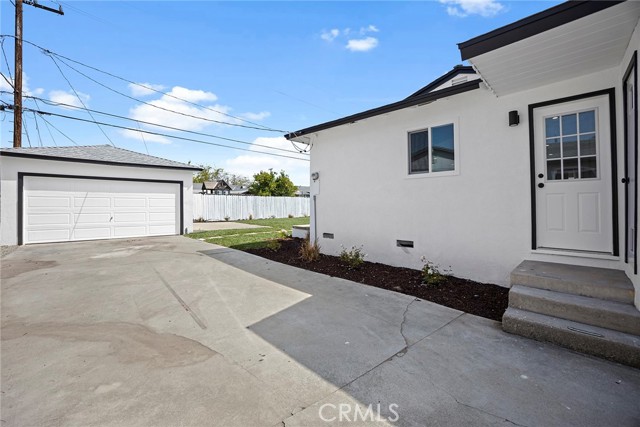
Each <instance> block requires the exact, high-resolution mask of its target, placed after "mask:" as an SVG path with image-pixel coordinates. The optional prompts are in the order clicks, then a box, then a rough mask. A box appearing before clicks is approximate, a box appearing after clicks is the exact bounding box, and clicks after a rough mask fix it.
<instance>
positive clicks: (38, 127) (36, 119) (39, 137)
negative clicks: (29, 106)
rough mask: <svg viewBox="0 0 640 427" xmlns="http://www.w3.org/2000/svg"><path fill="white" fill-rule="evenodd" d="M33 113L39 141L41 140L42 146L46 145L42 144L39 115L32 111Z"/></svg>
mask: <svg viewBox="0 0 640 427" xmlns="http://www.w3.org/2000/svg"><path fill="white" fill-rule="evenodd" d="M32 114H33V121H34V122H35V124H36V131H37V132H38V141H39V142H40V147H44V145H43V144H42V136H41V135H40V126H38V116H37V115H36V113H34V112H32Z"/></svg>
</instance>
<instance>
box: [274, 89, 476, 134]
mask: <svg viewBox="0 0 640 427" xmlns="http://www.w3.org/2000/svg"><path fill="white" fill-rule="evenodd" d="M479 87H480V80H473V81H470V82H466V83H461V84H459V85H455V86H452V87H448V88H445V89H442V90H439V91H437V92H432V93H429V94H427V95H423V96H416V97H414V98H407V99H403V100H402V101H398V102H394V103H393V104H387V105H383V106H382V107H378V108H373V109H371V110H367V111H363V112H361V113H357V114H353V115H351V116H347V117H343V118H341V119H336V120H332V121H330V122H326V123H322V124H319V125H315V126H311V127H308V128H305V129H301V130H299V131H296V132H291V133H288V134H286V135H285V136H284V137H285V138H287V139H292V138H296V137H299V136H303V135H307V134H310V133H313V132H319V131H321V130H325V129H330V128H333V127H336V126H341V125H344V124H348V123H353V122H357V121H359V120H363V119H368V118H370V117H374V116H379V115H381V114H386V113H390V112H392V111H397V110H401V109H403V108H407V107H413V106H415V105H420V104H424V103H427V102H433V101H436V100H438V99H441V98H446V97H448V96H451V95H457V94H460V93H464V92H468V91H470V90H474V89H478V88H479Z"/></svg>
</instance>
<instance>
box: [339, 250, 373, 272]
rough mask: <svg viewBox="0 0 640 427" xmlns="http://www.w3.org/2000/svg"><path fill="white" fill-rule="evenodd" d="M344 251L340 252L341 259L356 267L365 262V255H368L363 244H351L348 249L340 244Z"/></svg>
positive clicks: (350, 266) (352, 267)
mask: <svg viewBox="0 0 640 427" xmlns="http://www.w3.org/2000/svg"><path fill="white" fill-rule="evenodd" d="M340 247H341V248H342V251H341V252H340V261H342V262H344V263H345V264H347V265H348V266H349V268H351V269H354V268H358V267H360V266H361V265H362V264H363V263H364V257H366V256H367V254H365V253H364V252H363V250H362V246H360V247H359V248H358V247H355V246H351V249H349V250H346V249H345V248H344V246H342V245H340Z"/></svg>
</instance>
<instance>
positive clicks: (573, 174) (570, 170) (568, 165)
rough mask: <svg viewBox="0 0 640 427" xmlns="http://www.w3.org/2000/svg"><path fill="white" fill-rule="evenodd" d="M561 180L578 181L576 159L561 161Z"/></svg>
mask: <svg viewBox="0 0 640 427" xmlns="http://www.w3.org/2000/svg"><path fill="white" fill-rule="evenodd" d="M562 172H563V179H578V159H565V160H563V161H562Z"/></svg>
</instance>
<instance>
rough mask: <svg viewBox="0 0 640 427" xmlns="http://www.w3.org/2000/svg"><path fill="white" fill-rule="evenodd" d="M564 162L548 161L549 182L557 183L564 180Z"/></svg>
mask: <svg viewBox="0 0 640 427" xmlns="http://www.w3.org/2000/svg"><path fill="white" fill-rule="evenodd" d="M561 164H562V160H549V161H547V179H548V180H549V181H555V180H558V179H562V166H561Z"/></svg>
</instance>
